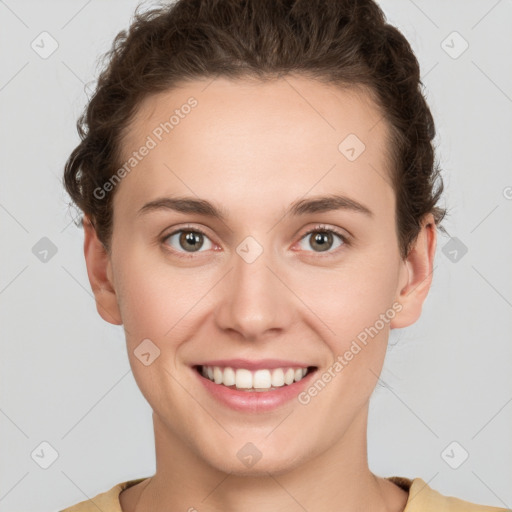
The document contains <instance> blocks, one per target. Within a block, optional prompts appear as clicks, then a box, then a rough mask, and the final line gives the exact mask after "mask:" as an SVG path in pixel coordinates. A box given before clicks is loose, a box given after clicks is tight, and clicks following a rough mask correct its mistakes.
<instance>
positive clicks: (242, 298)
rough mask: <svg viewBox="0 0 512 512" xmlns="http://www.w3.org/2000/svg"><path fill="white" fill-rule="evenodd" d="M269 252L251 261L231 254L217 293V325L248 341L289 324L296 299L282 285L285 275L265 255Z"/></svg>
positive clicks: (260, 337)
mask: <svg viewBox="0 0 512 512" xmlns="http://www.w3.org/2000/svg"><path fill="white" fill-rule="evenodd" d="M269 252H270V251H263V252H262V253H261V254H260V255H259V256H258V257H257V258H256V259H255V260H254V261H252V262H251V260H250V258H249V259H247V258H246V259H244V257H241V256H240V255H239V254H238V253H234V255H233V267H232V270H231V272H229V273H228V275H227V276H226V277H225V279H223V282H222V285H221V288H220V291H219V293H220V294H221V298H220V300H219V302H218V306H217V309H216V312H215V313H216V314H215V318H216V322H217V325H218V326H219V328H220V329H223V330H228V331H236V332H237V333H238V334H239V335H240V336H241V337H242V338H243V339H246V340H248V341H253V342H254V341H257V340H259V339H262V338H266V337H268V336H269V335H270V333H272V332H273V334H274V335H279V334H282V331H285V330H286V329H287V328H288V327H289V326H290V325H291V324H292V322H293V317H294V304H295V301H296V300H297V298H296V296H295V295H294V294H293V292H292V291H291V290H290V289H289V287H288V286H287V284H286V276H285V275H284V274H285V272H284V271H283V270H279V266H278V265H277V264H276V261H275V260H274V259H272V258H270V257H268V256H267V254H268V253H269ZM295 307H296V304H295Z"/></svg>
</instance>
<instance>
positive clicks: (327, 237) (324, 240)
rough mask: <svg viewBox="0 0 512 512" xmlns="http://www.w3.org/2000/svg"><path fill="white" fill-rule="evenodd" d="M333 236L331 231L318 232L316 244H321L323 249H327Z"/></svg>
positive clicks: (320, 246)
mask: <svg viewBox="0 0 512 512" xmlns="http://www.w3.org/2000/svg"><path fill="white" fill-rule="evenodd" d="M331 238H332V235H331V233H326V232H321V233H317V234H316V235H315V236H314V238H313V240H314V243H315V244H319V248H320V250H321V251H326V250H327V249H328V245H329V242H331Z"/></svg>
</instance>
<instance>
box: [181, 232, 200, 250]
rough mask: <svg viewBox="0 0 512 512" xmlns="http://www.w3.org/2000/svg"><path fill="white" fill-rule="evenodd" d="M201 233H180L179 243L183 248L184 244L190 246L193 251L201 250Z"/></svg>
mask: <svg viewBox="0 0 512 512" xmlns="http://www.w3.org/2000/svg"><path fill="white" fill-rule="evenodd" d="M201 237H202V235H201V233H197V232H195V231H186V232H184V233H182V235H181V237H180V243H182V242H183V243H182V246H185V245H186V244H185V242H186V243H188V244H190V245H191V246H192V247H191V248H192V250H193V251H197V250H198V249H200V248H201V244H200V242H201ZM194 245H196V247H194Z"/></svg>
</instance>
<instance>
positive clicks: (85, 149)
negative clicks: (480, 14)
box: [63, 0, 446, 258]
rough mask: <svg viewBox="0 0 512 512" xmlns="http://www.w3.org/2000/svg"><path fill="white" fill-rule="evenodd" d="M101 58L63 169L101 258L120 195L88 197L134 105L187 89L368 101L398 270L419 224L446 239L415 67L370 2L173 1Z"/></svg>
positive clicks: (108, 166)
mask: <svg viewBox="0 0 512 512" xmlns="http://www.w3.org/2000/svg"><path fill="white" fill-rule="evenodd" d="M104 58H105V61H106V65H104V68H103V70H102V71H101V73H100V76H99V79H98V82H97V85H96V89H95V92H94V94H93V95H92V97H91V99H90V101H89V103H88V105H87V106H86V108H85V111H84V113H83V114H82V115H81V117H80V118H79V120H78V122H77V129H78V133H79V136H80V139H81V142H80V143H79V144H78V146H77V147H76V148H75V149H74V150H73V152H72V153H71V155H70V156H69V158H68V160H67V162H66V165H65V170H64V176H63V184H64V186H65V188H66V190H67V192H68V194H69V195H70V197H71V199H72V200H73V202H74V203H75V204H76V205H77V206H78V208H79V209H80V210H82V212H83V213H84V214H85V215H86V216H87V217H88V219H89V220H90V222H91V223H92V224H93V226H94V228H95V230H96V233H97V235H98V238H99V240H100V241H101V242H102V244H103V246H104V248H105V249H106V250H107V251H109V252H110V244H111V237H112V219H113V211H112V205H113V203H112V198H113V194H114V191H115V190H113V191H111V192H110V193H108V194H106V195H105V197H103V196H102V197H101V198H99V197H97V196H98V194H95V193H94V191H95V189H97V188H98V187H102V186H103V184H104V183H105V182H106V181H108V180H109V179H110V178H111V177H112V176H113V175H114V173H115V171H116V169H117V168H118V167H119V165H120V155H121V147H122V141H123V136H124V134H125V133H126V130H127V129H128V128H129V126H130V122H131V120H132V119H133V117H134V115H135V113H136V111H137V108H138V106H139V105H140V103H141V101H142V100H143V99H145V98H146V97H147V96H149V95H151V94H154V93H158V92H162V91H166V90H169V89H172V88H173V87H175V86H177V85H178V84H182V83H184V82H186V81H188V80H197V79H205V78H208V77H212V78H214V77H218V76H223V77H227V78H231V79H236V78H244V77H246V78H250V77H252V78H256V79H260V80H272V79H275V78H278V77H282V76H286V74H296V75H301V76H305V77H309V78H311V79H314V80H318V81H320V82H323V83H327V84H335V85H337V86H340V87H345V88H347V87H348V88H350V87H352V88H362V89H363V90H365V91H366V92H367V93H368V94H369V96H370V97H371V98H372V100H373V102H374V104H375V105H377V107H378V108H379V110H380V111H381V112H382V113H383V119H384V120H385V123H386V124H387V127H388V130H389V132H388V133H389V140H388V144H389V155H388V157H389V158H388V160H389V162H390V169H389V175H390V177H391V182H392V186H393V188H394V191H395V197H396V230H397V235H398V241H399V247H400V254H401V256H402V258H405V257H406V256H407V255H408V254H409V251H410V248H411V245H412V243H413V242H414V241H415V239H416V237H417V235H418V233H419V230H420V228H421V222H422V220H423V218H424V216H425V215H426V214H428V213H432V214H433V216H434V220H435V223H436V225H438V226H439V227H440V229H441V230H443V231H444V229H443V228H442V227H441V226H440V223H441V221H442V219H443V218H444V216H445V215H446V210H445V209H443V208H441V207H440V206H438V205H437V203H438V200H439V198H440V196H441V194H442V191H443V180H442V177H441V175H440V169H439V164H438V162H437V160H436V158H435V150H434V146H433V138H434V137H435V133H436V132H435V126H434V120H433V117H432V114H431V112H430V109H429V107H428V105H427V103H426V100H425V98H424V96H423V93H422V87H423V84H422V82H421V80H420V69H419V64H418V61H417V59H416V57H415V55H414V53H413V51H412V49H411V46H410V44H409V43H408V41H407V39H406V38H405V37H404V36H403V35H402V33H401V32H400V31H399V30H398V29H397V28H395V27H394V26H392V25H390V24H388V23H386V17H385V15H384V13H383V12H382V10H381V8H380V7H379V6H378V5H377V4H376V3H375V2H374V1H373V0H178V1H176V2H174V3H171V4H168V5H161V6H159V7H156V8H153V9H151V10H149V11H147V12H142V13H141V12H139V9H137V10H136V12H135V15H134V18H133V20H132V23H131V25H130V27H129V29H128V30H127V31H125V30H123V31H121V32H119V33H118V35H117V36H116V38H115V39H114V41H113V44H112V47H111V49H110V51H109V52H107V54H106V55H105V56H104ZM81 220H82V222H83V217H82V219H81Z"/></svg>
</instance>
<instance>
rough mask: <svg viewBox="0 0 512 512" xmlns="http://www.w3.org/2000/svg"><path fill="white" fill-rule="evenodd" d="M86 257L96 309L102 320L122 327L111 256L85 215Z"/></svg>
mask: <svg viewBox="0 0 512 512" xmlns="http://www.w3.org/2000/svg"><path fill="white" fill-rule="evenodd" d="M83 227H84V256H85V263H86V266H87V275H88V276H89V282H90V283H91V288H92V291H93V293H94V298H95V301H96V309H97V310H98V313H99V314H100V316H101V318H103V320H105V321H106V322H109V323H111V324H114V325H122V323H123V321H122V319H121V313H120V311H119V305H118V302H117V295H116V290H115V287H114V284H113V279H112V265H111V261H110V256H109V254H108V253H107V251H106V250H105V247H104V246H103V244H102V243H101V241H100V240H99V239H98V236H97V234H96V230H95V229H94V226H93V225H92V223H91V221H90V220H89V218H88V217H87V216H85V215H84V221H83Z"/></svg>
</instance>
